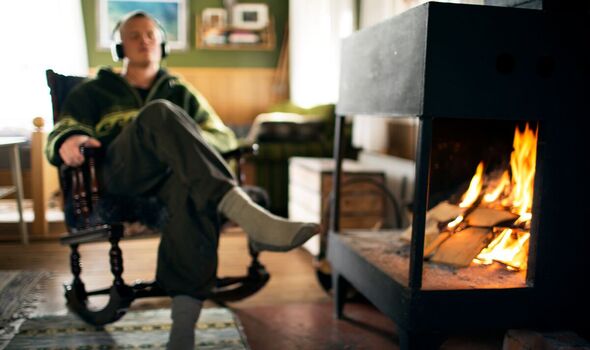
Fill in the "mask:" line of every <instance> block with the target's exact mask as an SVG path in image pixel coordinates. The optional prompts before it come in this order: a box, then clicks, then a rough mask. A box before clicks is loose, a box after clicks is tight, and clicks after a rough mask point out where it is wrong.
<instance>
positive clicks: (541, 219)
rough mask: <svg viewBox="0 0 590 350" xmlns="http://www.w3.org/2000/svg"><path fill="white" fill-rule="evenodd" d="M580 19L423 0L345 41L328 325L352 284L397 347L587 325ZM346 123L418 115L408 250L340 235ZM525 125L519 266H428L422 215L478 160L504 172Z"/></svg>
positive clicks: (381, 235)
mask: <svg viewBox="0 0 590 350" xmlns="http://www.w3.org/2000/svg"><path fill="white" fill-rule="evenodd" d="M588 23H589V22H588V18H587V15H586V14H583V13H578V14H571V13H569V14H568V13H557V14H554V13H546V12H543V11H537V10H525V9H514V8H500V7H489V6H474V5H458V4H442V3H433V2H430V3H427V4H424V5H422V6H419V7H416V8H413V9H411V10H409V11H407V12H405V13H403V14H401V15H399V16H397V17H394V18H392V19H390V20H388V21H385V22H383V23H381V24H378V25H376V26H374V27H371V28H368V29H365V30H362V31H360V32H358V33H356V34H354V35H352V36H351V37H349V38H347V39H346V40H345V41H344V42H343V49H342V69H341V86H340V99H339V102H338V105H337V114H338V115H339V117H338V119H337V124H336V135H337V136H339V137H337V139H336V143H335V146H336V147H335V159H336V165H337V166H336V171H335V172H334V181H333V183H334V193H335V199H334V201H333V206H332V207H333V208H334V210H333V211H332V216H331V230H330V234H329V243H328V258H329V260H330V262H331V264H332V268H333V286H334V288H335V312H336V316H338V317H341V316H342V312H343V306H344V301H345V300H344V295H345V289H346V288H345V287H346V285H348V284H352V285H353V286H354V287H355V288H356V289H357V290H359V291H360V292H361V293H362V294H364V295H365V296H366V297H367V298H368V299H369V300H370V301H371V302H372V303H373V304H375V306H377V307H378V308H379V309H380V310H381V311H382V312H384V313H385V314H387V315H388V316H389V317H391V318H392V319H393V320H394V321H395V322H396V324H397V325H398V328H399V329H398V333H399V335H400V342H401V345H402V348H424V347H433V346H435V345H436V344H437V341H438V340H439V339H440V338H439V337H437V336H436V335H445V334H450V333H454V332H466V331H490V330H501V329H508V328H522V327H547V328H553V329H555V328H560V329H564V328H568V329H576V330H577V329H588V327H590V321H588V318H587V317H588V316H587V315H589V314H590V313H589V312H590V298H589V296H590V295H589V292H588V291H587V289H585V288H584V287H583V286H584V285H585V284H586V283H585V282H586V279H587V278H588V275H589V273H590V272H589V271H590V259H589V258H588V257H587V253H586V252H587V251H588V249H589V248H590V232H588V231H589V230H588V225H587V224H586V221H587V218H588V217H590V208H589V204H588V203H590V200H589V199H590V197H589V195H590V191H589V190H588V188H589V186H588V185H587V183H588V180H586V178H587V177H588V174H589V172H588V165H587V164H588V161H587V160H586V158H587V157H588V156H587V154H588V153H587V151H588V149H589V148H590V147H588V146H587V144H586V139H587V136H586V134H587V133H588V130H590V129H588V126H589V125H588V124H589V120H590V119H589V117H588V108H587V105H586V102H585V97H587V95H588V94H587V92H588V89H587V85H588V82H589V81H590V80H589V79H588V78H589V65H590V56H589V50H588V46H589V45H588V43H589V42H590V31H589V27H588ZM353 114H363V115H376V116H384V117H393V118H395V117H402V116H412V117H414V118H418V119H419V137H418V144H417V152H416V178H415V193H414V203H413V221H412V226H411V229H410V231H411V236H410V237H411V238H410V239H411V241H410V242H411V243H410V244H409V248H408V249H406V251H405V253H404V246H403V243H399V242H401V241H400V240H399V236H400V235H402V233H401V232H396V231H393V232H362V231H355V232H352V231H341V230H340V228H339V227H338V204H339V184H340V177H341V171H340V170H341V162H342V154H343V149H342V147H343V145H342V142H341V141H342V132H343V124H344V116H346V115H353ZM527 125H528V126H527ZM527 127H528V128H529V130H533V131H531V132H532V133H534V134H535V139H536V140H535V142H536V147H534V152H535V154H534V156H533V158H534V159H533V161H534V165H535V172H534V178H532V179H533V181H534V182H532V188H533V190H534V191H533V195H532V204H531V205H530V206H529V211H530V215H531V218H530V219H531V220H530V223H529V227H528V228H527V230H528V233H530V237H529V238H528V242H527V243H526V244H528V251H526V252H527V253H525V254H526V257H528V261H527V264H526V267H521V268H520V271H507V270H505V269H504V268H498V265H497V264H494V265H492V266H487V267H486V266H476V265H475V263H470V264H469V266H467V267H461V268H458V267H452V268H448V267H447V268H441V267H440V266H438V265H436V264H433V263H432V262H431V261H424V257H425V253H424V248H425V246H426V247H427V248H428V244H430V242H426V243H427V244H425V240H427V239H429V238H428V237H427V234H426V231H427V229H428V228H427V221H428V220H427V217H428V213H429V211H431V210H433V208H434V207H435V206H436V205H437V204H438V203H440V202H442V201H443V200H444V199H445V198H449V197H452V195H453V194H454V193H456V190H457V187H458V186H459V185H460V184H461V182H465V181H467V182H468V181H469V179H470V177H471V176H472V175H473V172H474V171H475V169H476V168H477V165H478V162H479V161H481V160H485V161H486V162H487V163H488V164H495V166H498V164H500V163H502V162H504V163H506V161H505V160H502V159H503V158H502V156H499V157H498V155H499V154H500V155H501V154H510V153H511V152H512V148H513V145H514V143H515V142H514V140H513V137H514V135H515V130H525V128H527ZM517 137H520V136H517ZM493 158H495V159H496V160H491V161H490V160H489V159H493ZM498 159H499V160H498ZM494 162H495V163H494ZM508 162H510V161H508ZM488 169H489V168H488ZM482 171H483V170H482ZM515 172H516V170H514V168H513V169H512V170H511V173H512V176H514V173H515ZM490 188H491V187H490ZM444 224H445V225H446V224H448V222H445V223H444ZM504 224H505V223H503V224H498V226H502V225H504ZM509 225H515V221H514V220H513V221H511V222H510V223H509ZM517 225H518V224H517ZM441 226H444V225H441ZM493 226H494V225H492V226H490V227H488V228H487V229H488V231H486V232H488V233H487V234H489V236H490V238H491V237H492V236H497V232H496V228H495V227H493ZM523 227H524V226H523ZM443 230H444V228H443ZM453 233H455V231H452V232H451V234H453ZM437 237H438V236H437ZM487 243H488V242H487V241H486V244H487ZM457 244H461V243H460V242H459V243H457ZM465 249H467V247H466V248H465Z"/></svg>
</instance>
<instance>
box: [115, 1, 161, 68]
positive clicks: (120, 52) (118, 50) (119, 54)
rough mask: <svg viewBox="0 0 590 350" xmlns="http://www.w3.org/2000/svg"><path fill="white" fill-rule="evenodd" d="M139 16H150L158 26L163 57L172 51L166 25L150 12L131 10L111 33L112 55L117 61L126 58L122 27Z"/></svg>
mask: <svg viewBox="0 0 590 350" xmlns="http://www.w3.org/2000/svg"><path fill="white" fill-rule="evenodd" d="M138 17H144V18H148V19H149V20H151V21H152V22H154V23H155V24H156V26H157V27H158V30H159V31H160V36H161V40H162V41H161V43H160V49H161V52H162V58H165V57H166V56H168V54H169V53H170V48H169V47H168V43H167V40H166V39H167V38H166V30H165V29H164V26H162V24H161V23H160V21H158V20H157V19H156V18H154V17H153V16H151V15H150V14H149V13H147V12H145V11H141V10H138V11H132V12H129V13H128V14H126V15H125V16H123V18H122V19H121V20H119V21H118V22H117V24H116V25H115V28H113V31H112V33H111V56H112V57H113V61H115V62H117V61H120V60H122V59H123V58H125V50H124V49H123V41H122V39H121V27H122V26H123V25H124V24H125V23H127V21H129V20H131V19H133V18H138Z"/></svg>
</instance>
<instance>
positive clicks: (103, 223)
mask: <svg viewBox="0 0 590 350" xmlns="http://www.w3.org/2000/svg"><path fill="white" fill-rule="evenodd" d="M46 77H47V84H48V86H49V88H50V91H51V100H52V106H53V118H54V122H57V120H58V117H59V113H60V110H61V106H62V104H63V102H64V100H65V97H66V96H67V94H68V93H69V91H70V90H71V89H72V88H73V87H75V86H76V85H78V84H79V83H81V82H82V81H83V80H84V79H85V78H83V77H74V76H65V75H61V74H57V73H55V72H54V71H52V70H47V71H46ZM254 151H255V145H254V146H243V147H240V148H238V149H235V150H232V151H230V152H227V153H225V154H223V155H222V156H223V157H224V158H225V159H228V160H229V159H236V160H237V161H236V163H237V174H236V175H237V178H238V181H240V180H241V173H240V164H241V161H240V160H241V159H242V157H243V156H244V155H246V154H249V153H253V152H254ZM82 153H83V154H84V156H85V162H84V164H82V165H81V166H79V167H68V166H65V165H62V166H61V167H60V168H59V178H60V187H61V191H62V193H63V197H64V213H65V217H66V226H67V228H68V233H67V234H66V235H64V236H63V237H62V238H60V242H61V243H62V244H64V245H69V246H70V248H71V253H70V267H71V271H72V274H73V280H72V282H71V283H70V284H66V285H64V288H65V297H66V302H67V306H68V308H69V309H70V310H72V311H73V312H74V313H75V314H77V315H78V316H79V317H80V318H81V319H83V320H84V321H85V322H87V323H89V324H92V325H97V326H100V325H105V324H108V323H112V322H115V321H117V320H118V319H120V318H121V317H122V316H123V315H124V314H125V312H126V310H127V309H128V307H129V306H130V305H131V303H132V302H133V301H134V300H135V299H139V298H145V297H159V296H166V293H165V291H164V290H163V289H162V288H161V287H160V286H159V285H158V284H157V282H155V281H154V282H149V283H145V282H136V283H134V284H127V283H126V282H125V281H124V280H123V277H122V275H123V254H122V251H121V248H120V247H119V242H120V240H121V239H122V238H123V236H124V231H125V226H124V222H127V220H126V219H125V218H129V217H131V218H133V217H134V215H133V211H134V210H135V208H134V207H137V206H143V208H142V209H141V210H143V211H146V210H147V212H150V215H149V217H153V218H155V219H154V220H158V218H161V217H162V215H163V214H162V213H161V208H159V207H158V206H157V204H156V202H155V201H156V200H155V198H150V197H142V198H139V197H138V198H114V199H111V198H106V197H103V192H102V188H101V185H100V181H99V178H98V176H97V174H98V173H99V167H100V163H101V158H102V151H101V149H98V148H82ZM244 190H245V191H246V192H247V193H249V194H250V195H251V196H252V197H253V199H254V200H255V201H257V202H258V203H259V204H261V205H263V206H265V205H266V206H268V198H267V195H266V194H265V192H264V191H263V190H262V189H259V188H252V187H249V188H248V186H246V187H244ZM105 209H106V211H107V212H109V213H108V214H106V215H105ZM111 209H113V210H112V211H113V212H115V213H114V214H113V213H112V212H110V211H111ZM117 211H119V212H117ZM130 212H131V214H129V213H130ZM148 226H150V225H149V223H148ZM153 226H157V224H156V225H153ZM107 240H108V241H109V242H110V245H111V246H110V250H109V262H110V269H111V273H112V274H113V277H114V280H113V284H112V285H111V286H110V287H108V288H104V289H100V290H93V291H87V290H86V287H85V285H84V282H83V281H82V278H81V272H82V267H81V263H80V252H79V249H78V248H79V246H80V245H81V244H84V243H89V242H99V241H107ZM249 254H250V256H251V262H250V265H249V267H248V268H247V273H246V274H245V275H244V276H238V277H225V278H219V277H218V278H217V280H216V285H215V287H214V289H213V290H212V293H211V295H210V299H211V300H213V301H215V302H217V303H224V302H228V301H236V300H241V299H244V298H246V297H248V296H250V295H252V294H254V293H256V292H257V291H259V290H260V289H261V288H262V287H264V285H265V284H266V283H267V282H268V280H269V278H270V275H269V274H268V272H267V271H266V269H265V267H264V266H263V265H262V264H261V263H260V261H259V260H258V252H256V251H254V250H253V249H252V247H251V246H250V244H249ZM96 295H108V298H109V299H108V302H107V304H106V305H105V306H104V307H102V308H101V309H98V310H95V309H91V308H90V306H89V297H91V296H96Z"/></svg>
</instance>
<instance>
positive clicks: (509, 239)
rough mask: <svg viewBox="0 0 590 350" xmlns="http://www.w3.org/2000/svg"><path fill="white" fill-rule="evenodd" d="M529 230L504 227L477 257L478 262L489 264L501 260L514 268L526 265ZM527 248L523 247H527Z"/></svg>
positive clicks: (521, 267) (518, 268)
mask: <svg viewBox="0 0 590 350" xmlns="http://www.w3.org/2000/svg"><path fill="white" fill-rule="evenodd" d="M530 236H531V234H530V233H529V232H525V231H523V232H516V231H514V230H512V229H509V228H508V229H504V230H503V231H502V232H501V233H500V234H499V235H498V236H497V237H496V238H495V239H494V240H493V241H492V242H491V243H490V244H489V245H488V246H487V247H486V248H484V249H483V250H482V251H481V252H480V253H479V255H478V256H477V257H476V259H477V260H478V261H477V263H481V264H484V265H489V264H491V263H492V262H493V261H498V262H501V263H503V264H505V265H507V266H510V267H512V268H513V269H516V270H520V269H523V268H525V267H526V264H527V259H526V255H527V253H528V240H529V237H530ZM525 246H526V249H523V248H525Z"/></svg>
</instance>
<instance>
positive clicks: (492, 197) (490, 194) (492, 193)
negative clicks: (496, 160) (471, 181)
mask: <svg viewBox="0 0 590 350" xmlns="http://www.w3.org/2000/svg"><path fill="white" fill-rule="evenodd" d="M508 185H510V174H508V170H504V173H502V177H501V178H500V182H498V185H497V186H496V188H494V189H488V191H487V192H486V194H485V195H484V196H483V200H484V202H486V203H493V202H495V201H496V200H497V199H498V198H499V197H500V195H501V194H502V193H503V192H504V189H505V188H506V187H507V186H508Z"/></svg>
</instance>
